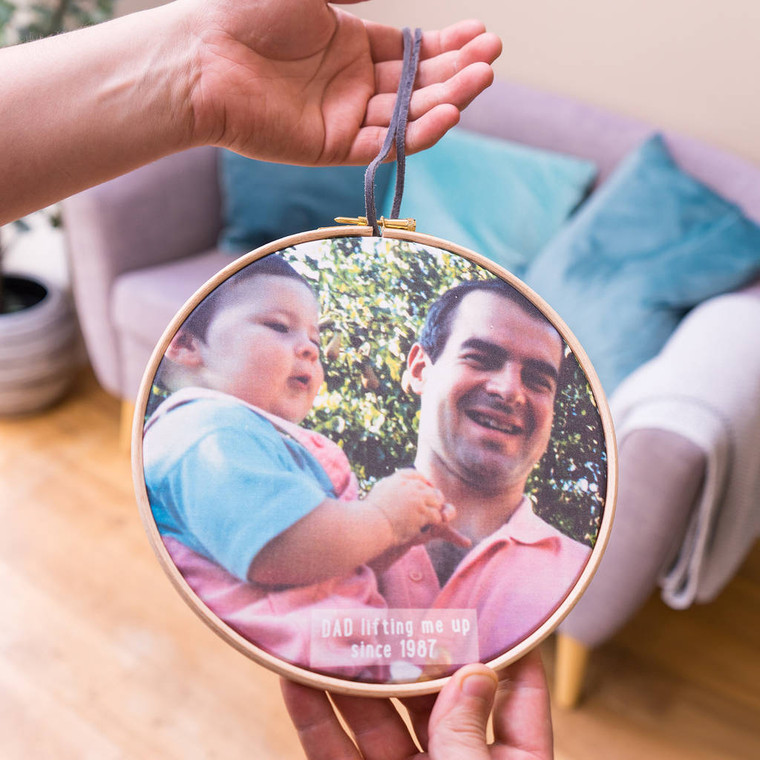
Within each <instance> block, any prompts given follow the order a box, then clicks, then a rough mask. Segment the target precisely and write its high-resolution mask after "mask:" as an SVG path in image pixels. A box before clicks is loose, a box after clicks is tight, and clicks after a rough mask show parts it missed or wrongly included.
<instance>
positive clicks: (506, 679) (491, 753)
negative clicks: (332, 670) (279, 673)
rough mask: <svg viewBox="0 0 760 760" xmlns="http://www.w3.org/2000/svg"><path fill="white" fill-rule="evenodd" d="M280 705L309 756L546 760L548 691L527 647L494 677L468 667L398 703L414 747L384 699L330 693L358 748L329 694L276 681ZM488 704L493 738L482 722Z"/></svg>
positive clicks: (317, 759)
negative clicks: (434, 691)
mask: <svg viewBox="0 0 760 760" xmlns="http://www.w3.org/2000/svg"><path fill="white" fill-rule="evenodd" d="M282 692H283V696H284V698H285V705H286V707H287V709H288V712H289V713H290V717H291V719H292V721H293V724H294V726H295V728H296V730H297V731H298V735H299V738H300V739H301V744H302V745H303V748H304V751H305V753H306V757H307V758H308V760H335V758H341V759H342V760H414V759H416V760H424V759H425V758H428V760H529V758H530V759H532V760H551V758H552V756H553V749H552V726H551V714H550V710H549V692H548V689H547V686H546V679H545V676H544V671H543V666H542V665H541V659H540V656H539V655H538V653H537V652H535V651H534V652H531V653H530V654H528V655H526V656H525V657H524V658H523V659H522V660H520V661H519V662H516V663H515V664H514V665H511V666H510V667H509V668H507V669H506V670H505V671H504V672H503V673H502V675H501V680H499V681H498V685H497V678H496V675H495V674H494V673H493V671H491V670H489V669H488V668H486V667H485V666H484V665H467V666H466V667H464V668H462V669H461V670H459V671H458V672H457V673H455V674H454V676H453V677H452V678H451V680H450V681H449V682H448V683H447V684H446V685H445V686H444V688H443V689H442V691H441V693H440V694H439V695H438V696H437V697H436V696H435V695H430V696H425V697H414V698H412V699H406V700H403V702H404V705H405V707H406V708H407V710H408V711H409V717H410V718H411V721H412V725H413V726H414V730H415V733H416V735H417V739H418V741H419V743H420V746H421V747H422V748H423V750H425V752H424V754H421V753H419V752H418V751H417V747H416V745H415V742H414V739H413V737H412V735H411V734H410V732H409V730H408V729H407V727H406V725H405V724H404V722H403V720H402V719H401V717H400V716H399V714H398V713H397V712H396V709H395V708H394V706H393V703H392V702H391V701H390V700H385V699H367V698H362V697H346V696H342V695H337V694H336V695H333V701H334V703H335V705H336V707H337V708H338V709H339V710H340V712H341V713H342V715H343V718H344V719H345V721H346V724H347V725H348V727H349V729H350V730H351V731H352V732H353V734H354V737H355V739H356V743H357V745H358V748H357V746H355V745H354V743H353V742H352V741H351V739H350V738H349V736H348V735H347V734H346V732H345V731H344V730H343V728H342V727H341V725H340V723H339V721H338V718H337V716H336V715H335V713H334V712H333V709H332V706H331V705H330V702H329V701H328V699H327V696H326V695H325V694H324V693H323V692H320V691H315V690H312V689H309V688H307V687H305V686H300V685H298V684H295V683H292V682H289V681H282ZM492 707H493V715H494V743H493V744H492V745H490V746H489V745H488V744H487V739H486V726H487V723H488V716H489V714H490V712H491V708H492Z"/></svg>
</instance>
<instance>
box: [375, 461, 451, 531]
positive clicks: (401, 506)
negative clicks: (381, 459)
mask: <svg viewBox="0 0 760 760" xmlns="http://www.w3.org/2000/svg"><path fill="white" fill-rule="evenodd" d="M365 502H366V504H367V505H368V506H372V507H374V508H375V509H378V510H379V511H380V512H382V513H383V515H385V517H386V519H387V520H388V522H389V523H390V524H391V528H392V530H393V538H394V541H395V542H396V546H401V545H403V544H407V543H409V542H411V541H415V540H419V539H420V533H421V532H422V530H423V528H429V527H434V526H438V525H442V524H443V523H445V522H447V520H448V519H450V514H451V511H452V509H453V508H452V507H451V506H450V505H448V504H446V503H445V501H444V499H443V494H442V493H441V492H440V491H439V490H438V489H437V488H435V487H434V486H433V485H432V484H431V483H430V482H429V481H428V480H427V479H426V478H425V477H423V476H422V475H420V473H419V472H417V471H416V470H411V469H409V470H398V471H397V472H394V473H393V475H389V476H388V477H387V478H383V479H382V480H380V481H379V482H378V483H376V484H375V487H374V488H373V489H372V490H371V491H370V492H369V494H368V495H367V497H366V499H365Z"/></svg>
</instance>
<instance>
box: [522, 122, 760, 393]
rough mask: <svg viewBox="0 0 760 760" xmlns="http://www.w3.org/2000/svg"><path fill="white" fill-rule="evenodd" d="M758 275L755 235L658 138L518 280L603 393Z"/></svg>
mask: <svg viewBox="0 0 760 760" xmlns="http://www.w3.org/2000/svg"><path fill="white" fill-rule="evenodd" d="M758 273H760V228H759V227H758V226H757V225H756V224H755V223H753V222H752V221H751V220H749V219H748V218H747V217H746V216H744V214H743V213H742V211H741V209H739V208H738V207H737V206H735V205H734V204H732V203H729V202H728V201H727V200H725V199H724V198H722V197H721V196H719V195H718V194H716V193H715V192H714V191H712V190H711V189H710V188H708V187H706V186H705V185H703V184H702V183H701V182H699V181H697V180H696V179H694V178H693V177H691V176H689V175H688V174H686V173H684V172H683V171H681V169H679V168H678V166H676V164H675V163H674V162H673V159H672V158H671V156H670V153H669V152H668V149H667V147H666V146H665V143H664V141H663V139H662V137H661V136H659V135H654V136H652V137H651V138H649V139H648V140H647V141H646V142H645V143H644V144H643V145H642V146H641V147H639V148H638V149H637V150H635V151H634V152H633V153H631V154H629V155H628V156H627V157H626V159H625V160H624V161H623V162H622V163H621V164H620V166H619V167H618V168H617V169H616V171H615V172H614V173H613V175H612V176H611V177H610V178H609V180H608V181H607V182H606V183H605V184H604V185H603V186H602V187H600V188H599V190H597V192H596V193H594V195H593V196H592V197H591V198H590V199H589V201H588V202H587V203H586V204H585V205H584V206H583V207H582V208H581V209H580V210H579V211H578V213H577V214H576V215H575V216H574V218H573V219H572V220H571V221H570V222H569V223H568V224H567V226H566V227H565V229H564V230H563V231H562V232H561V233H560V234H559V235H558V236H557V237H556V238H555V239H554V240H552V242H551V243H550V244H549V245H548V246H547V247H546V248H545V249H544V250H543V251H542V252H541V254H540V255H539V256H538V257H537V258H536V260H535V261H534V262H533V264H532V265H531V267H530V268H529V269H528V271H527V272H526V274H525V278H524V279H525V280H526V282H527V283H528V285H530V286H531V287H532V288H533V289H534V290H536V291H537V292H538V293H539V294H540V295H541V296H543V297H544V298H545V299H546V300H547V301H548V302H549V304H551V305H552V306H553V307H554V308H555V309H556V310H557V311H558V312H559V314H560V316H562V317H563V318H564V319H565V321H566V322H567V323H568V326H569V327H570V329H571V330H572V331H573V332H574V333H575V335H576V337H577V338H578V339H579V341H580V342H581V344H582V345H583V347H584V348H585V349H586V351H587V353H588V354H589V357H590V359H591V362H592V363H593V364H594V366H595V368H596V370H597V373H598V374H599V377H600V379H601V381H602V385H603V386H604V388H605V390H606V392H607V393H612V391H614V390H615V388H616V387H617V385H618V384H619V383H620V382H621V381H622V380H623V379H624V378H625V377H626V376H627V375H629V374H630V373H631V372H632V371H633V370H635V369H636V368H637V367H639V366H640V365H641V364H643V363H644V362H645V361H647V360H648V359H650V358H652V357H653V356H655V355H656V354H657V353H658V352H659V350H660V349H661V348H662V346H663V345H664V344H665V342H666V341H667V339H668V337H669V336H670V335H671V333H672V332H673V330H674V329H675V328H676V326H677V325H678V323H679V321H680V320H681V319H682V317H683V316H684V314H685V313H686V312H687V311H688V310H689V309H691V308H692V307H694V306H696V305H697V304H698V303H700V302H701V301H704V300H705V299H707V298H710V297H711V296H714V295H717V294H718V293H723V292H726V291H729V290H733V289H735V288H737V287H739V286H740V285H742V284H743V283H745V282H747V281H748V280H749V279H751V278H752V277H753V276H755V275H756V274H758Z"/></svg>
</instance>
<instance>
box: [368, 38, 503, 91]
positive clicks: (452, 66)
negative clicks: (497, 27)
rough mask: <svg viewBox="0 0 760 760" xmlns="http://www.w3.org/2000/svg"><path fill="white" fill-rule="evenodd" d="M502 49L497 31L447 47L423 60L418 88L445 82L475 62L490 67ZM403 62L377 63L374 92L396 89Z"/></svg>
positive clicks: (420, 66) (418, 75) (416, 83)
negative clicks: (451, 47) (454, 46)
mask: <svg viewBox="0 0 760 760" xmlns="http://www.w3.org/2000/svg"><path fill="white" fill-rule="evenodd" d="M500 52H501V40H500V39H499V38H498V37H497V36H496V35H495V34H488V33H484V34H480V35H478V36H477V37H475V38H474V39H472V40H470V41H469V42H468V43H467V44H465V45H464V46H463V47H461V48H456V49H455V50H447V51H444V52H441V53H440V54H438V55H436V56H435V57H433V58H429V59H427V60H421V61H420V65H419V68H418V70H417V78H416V79H415V87H417V88H421V87H427V86H428V85H431V84H435V83H437V82H444V81H446V80H447V79H451V77H453V76H454V75H456V74H457V73H459V72H460V71H463V70H464V69H465V68H466V67H467V66H469V65H471V64H473V63H485V64H488V65H489V67H490V64H491V63H493V61H495V60H496V58H497V57H498V55H499V53H500ZM402 65H403V64H402V61H401V59H394V60H389V61H383V62H380V63H377V64H375V92H378V93H382V92H391V93H394V92H396V90H397V89H398V83H399V79H400V77H401V69H402Z"/></svg>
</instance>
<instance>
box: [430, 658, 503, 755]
mask: <svg viewBox="0 0 760 760" xmlns="http://www.w3.org/2000/svg"><path fill="white" fill-rule="evenodd" d="M496 686H497V678H496V674H495V673H494V672H493V671H492V670H490V669H489V668H487V667H486V666H485V665H480V664H476V665H466V666H465V667H464V668H461V669H460V670H458V671H457V672H456V673H455V674H454V675H453V676H452V677H451V680H449V681H448V683H447V684H446V685H445V686H444V687H443V689H442V690H441V693H440V694H439V695H438V699H437V701H436V703H435V707H434V708H433V712H432V714H431V716H430V724H429V730H430V736H429V744H428V746H429V751H430V754H431V756H433V757H435V758H437V759H438V760H460V759H461V758H463V757H466V758H468V760H487V758H488V757H489V752H488V745H487V739H486V727H487V725H488V716H489V715H490V713H491V707H492V706H493V700H494V695H495V693H496Z"/></svg>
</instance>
